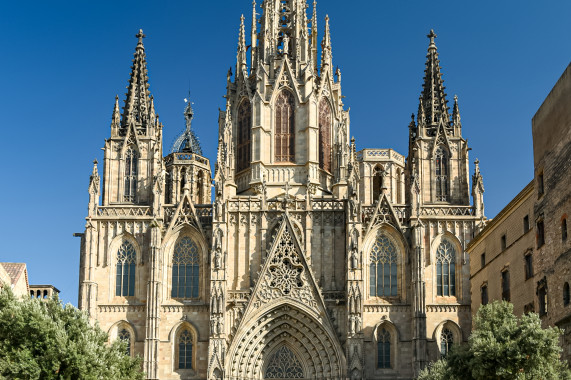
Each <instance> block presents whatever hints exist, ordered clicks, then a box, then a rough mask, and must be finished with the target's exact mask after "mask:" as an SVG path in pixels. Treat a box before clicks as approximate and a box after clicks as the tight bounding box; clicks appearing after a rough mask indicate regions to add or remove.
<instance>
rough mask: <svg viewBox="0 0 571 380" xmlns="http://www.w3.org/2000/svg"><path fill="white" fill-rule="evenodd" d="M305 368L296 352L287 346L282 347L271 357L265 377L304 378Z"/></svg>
mask: <svg viewBox="0 0 571 380" xmlns="http://www.w3.org/2000/svg"><path fill="white" fill-rule="evenodd" d="M303 377H304V376H303V369H302V368H301V363H300V362H299V359H298V358H297V357H296V356H295V354H294V353H293V352H292V351H291V350H290V349H289V348H288V347H286V346H282V347H280V348H279V349H278V350H277V351H276V353H275V354H273V355H272V356H271V358H270V361H269V363H268V366H267V367H266V374H265V376H264V378H265V379H303Z"/></svg>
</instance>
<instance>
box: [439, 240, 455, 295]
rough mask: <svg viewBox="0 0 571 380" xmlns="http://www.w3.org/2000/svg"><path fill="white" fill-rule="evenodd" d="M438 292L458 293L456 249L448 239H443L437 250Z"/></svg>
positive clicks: (440, 293) (442, 293) (445, 293)
mask: <svg viewBox="0 0 571 380" xmlns="http://www.w3.org/2000/svg"><path fill="white" fill-rule="evenodd" d="M436 294H437V295H438V296H445V297H448V296H455V295H456V251H455V250H454V247H453V246H452V243H450V242H449V241H448V240H443V241H442V243H440V245H439V246H438V249H437V250H436Z"/></svg>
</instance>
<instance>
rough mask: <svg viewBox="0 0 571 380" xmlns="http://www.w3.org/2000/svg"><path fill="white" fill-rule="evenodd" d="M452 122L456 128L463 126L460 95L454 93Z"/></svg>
mask: <svg viewBox="0 0 571 380" xmlns="http://www.w3.org/2000/svg"><path fill="white" fill-rule="evenodd" d="M452 123H454V128H462V122H461V121H460V108H459V107H458V95H454V108H453V109H452Z"/></svg>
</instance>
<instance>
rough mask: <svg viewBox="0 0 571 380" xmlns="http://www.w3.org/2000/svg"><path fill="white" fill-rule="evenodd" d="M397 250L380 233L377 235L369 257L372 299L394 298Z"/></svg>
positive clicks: (385, 236) (396, 289) (395, 294)
mask: <svg viewBox="0 0 571 380" xmlns="http://www.w3.org/2000/svg"><path fill="white" fill-rule="evenodd" d="M397 255H398V253H397V249H396V247H395V245H394V244H393V242H392V241H391V240H390V239H389V238H388V236H387V235H385V234H384V233H382V232H379V233H378V234H377V239H376V240H375V243H374V244H373V248H372V249H371V255H370V259H369V260H370V269H369V271H370V284H369V286H370V294H371V296H372V297H396V296H397V294H398V293H397V292H398V288H397V278H398V276H397V259H398V258H397Z"/></svg>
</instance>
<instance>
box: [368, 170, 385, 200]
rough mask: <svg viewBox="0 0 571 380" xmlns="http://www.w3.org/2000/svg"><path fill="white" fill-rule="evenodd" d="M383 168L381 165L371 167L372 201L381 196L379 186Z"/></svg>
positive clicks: (381, 180) (381, 183)
mask: <svg viewBox="0 0 571 380" xmlns="http://www.w3.org/2000/svg"><path fill="white" fill-rule="evenodd" d="M384 170H385V169H384V168H383V167H382V166H381V165H377V166H375V168H374V169H373V201H372V202H371V203H375V202H376V201H378V200H379V197H380V196H381V187H382V186H383V172H384Z"/></svg>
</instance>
